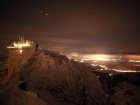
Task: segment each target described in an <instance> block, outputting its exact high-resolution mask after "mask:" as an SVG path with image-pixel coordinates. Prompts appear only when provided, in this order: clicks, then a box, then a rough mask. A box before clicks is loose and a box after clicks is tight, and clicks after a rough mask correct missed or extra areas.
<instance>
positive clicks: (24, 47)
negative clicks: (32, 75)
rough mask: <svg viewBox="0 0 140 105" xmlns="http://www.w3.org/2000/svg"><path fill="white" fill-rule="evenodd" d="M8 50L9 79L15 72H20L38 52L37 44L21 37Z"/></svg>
mask: <svg viewBox="0 0 140 105" xmlns="http://www.w3.org/2000/svg"><path fill="white" fill-rule="evenodd" d="M7 48H8V52H9V54H8V77H11V76H12V75H13V73H14V72H20V68H21V66H22V65H23V64H25V63H26V62H27V60H28V59H29V58H30V57H31V56H32V55H33V54H34V53H35V52H36V49H37V44H36V43H35V42H32V41H29V40H24V37H20V38H19V40H18V41H15V42H13V43H12V44H11V45H10V46H8V47H7Z"/></svg>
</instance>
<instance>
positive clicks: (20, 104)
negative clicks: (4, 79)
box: [0, 84, 47, 105]
mask: <svg viewBox="0 0 140 105" xmlns="http://www.w3.org/2000/svg"><path fill="white" fill-rule="evenodd" d="M0 104H1V105H47V104H46V103H45V102H43V101H42V100H41V99H39V98H38V97H37V96H36V95H35V94H33V93H32V94H31V93H30V92H25V91H21V90H19V88H18V87H16V86H13V85H11V84H9V85H7V86H6V87H5V88H3V89H0Z"/></svg>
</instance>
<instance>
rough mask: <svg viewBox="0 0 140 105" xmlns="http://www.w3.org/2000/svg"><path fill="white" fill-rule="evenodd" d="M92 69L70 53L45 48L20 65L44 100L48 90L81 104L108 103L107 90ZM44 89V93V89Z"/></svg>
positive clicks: (25, 77)
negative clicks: (71, 57) (72, 57)
mask: <svg viewBox="0 0 140 105" xmlns="http://www.w3.org/2000/svg"><path fill="white" fill-rule="evenodd" d="M91 71H92V69H91V68H90V67H88V66H85V65H83V64H79V63H77V62H74V61H69V60H68V59H67V57H65V56H63V55H58V54H55V53H51V52H47V51H43V52H40V53H38V54H36V55H34V56H33V57H32V58H31V59H30V60H29V61H28V63H27V64H26V65H24V66H23V68H22V69H21V78H22V79H23V80H24V81H25V82H26V84H27V88H28V89H29V90H33V91H36V92H37V93H38V95H39V96H40V97H41V98H42V99H44V100H45V93H46V94H47V92H48V91H49V92H50V93H51V94H53V95H54V96H55V97H57V98H58V99H60V100H61V101H63V102H67V103H73V104H79V105H106V104H107V97H106V93H105V92H104V90H103V89H102V85H101V83H100V81H99V79H98V78H97V77H96V76H95V75H94V74H93V73H92V72H91ZM42 92H43V93H44V94H43V95H42V94H41V93H42Z"/></svg>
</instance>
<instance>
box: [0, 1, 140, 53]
mask: <svg viewBox="0 0 140 105" xmlns="http://www.w3.org/2000/svg"><path fill="white" fill-rule="evenodd" d="M37 1H38V2H37ZM138 1H139V0H138ZM138 1H136V0H110V1H108V0H102V1H101V0H96V1H95V0H44V1H41V0H36V1H35V0H27V1H26V0H17V1H15V0H9V1H8V0H3V1H2V0H1V1H0V8H1V9H0V52H1V53H2V52H4V51H6V48H5V47H6V46H8V45H10V44H11V43H12V42H13V41H15V40H17V39H18V36H19V34H20V35H23V36H24V37H25V38H26V39H29V40H33V41H36V42H38V43H39V44H40V46H41V47H43V48H46V49H48V50H56V51H62V52H80V53H110V52H113V53H114V52H116V53H117V52H131V53H132V52H135V53H139V52H140V3H139V2H138Z"/></svg>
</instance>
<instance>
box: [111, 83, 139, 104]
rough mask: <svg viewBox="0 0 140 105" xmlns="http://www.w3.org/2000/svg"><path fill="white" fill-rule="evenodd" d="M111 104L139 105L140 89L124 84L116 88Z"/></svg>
mask: <svg viewBox="0 0 140 105" xmlns="http://www.w3.org/2000/svg"><path fill="white" fill-rule="evenodd" d="M110 104H112V105H113V104H114V105H139V104H140V88H138V87H136V86H134V85H131V84H128V83H126V82H123V83H121V84H119V85H118V86H117V87H115V93H114V95H112V96H111V98H110Z"/></svg>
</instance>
